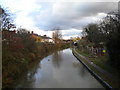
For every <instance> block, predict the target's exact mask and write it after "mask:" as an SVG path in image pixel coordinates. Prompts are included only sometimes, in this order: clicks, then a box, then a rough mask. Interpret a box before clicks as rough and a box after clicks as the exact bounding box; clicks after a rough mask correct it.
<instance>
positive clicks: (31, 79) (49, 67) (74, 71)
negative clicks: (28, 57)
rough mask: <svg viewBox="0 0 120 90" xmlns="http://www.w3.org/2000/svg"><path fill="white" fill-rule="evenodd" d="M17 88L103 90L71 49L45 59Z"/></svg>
mask: <svg viewBox="0 0 120 90" xmlns="http://www.w3.org/2000/svg"><path fill="white" fill-rule="evenodd" d="M17 88H102V85H101V84H100V83H99V82H98V81H97V80H96V79H95V78H94V77H93V76H92V75H91V74H90V73H89V72H88V71H87V69H86V68H85V67H84V66H83V65H82V64H81V63H80V62H79V61H78V60H77V59H76V58H75V57H74V56H73V54H72V51H71V50H70V49H65V50H62V51H57V52H55V53H53V54H51V55H49V56H47V57H45V58H43V60H42V61H40V62H39V63H38V65H36V66H35V67H34V68H33V69H32V70H31V71H29V72H28V73H27V75H26V76H24V77H23V78H22V79H21V80H20V82H19V83H18V85H17Z"/></svg>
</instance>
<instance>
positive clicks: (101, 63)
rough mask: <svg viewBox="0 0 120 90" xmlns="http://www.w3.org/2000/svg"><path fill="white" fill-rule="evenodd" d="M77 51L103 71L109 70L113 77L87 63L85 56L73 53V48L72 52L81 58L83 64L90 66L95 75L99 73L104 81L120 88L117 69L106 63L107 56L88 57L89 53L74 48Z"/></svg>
mask: <svg viewBox="0 0 120 90" xmlns="http://www.w3.org/2000/svg"><path fill="white" fill-rule="evenodd" d="M76 51H77V52H78V53H80V54H81V55H82V56H85V58H86V59H88V60H90V61H92V62H93V63H94V64H96V65H98V66H99V67H100V68H102V69H104V70H105V71H107V72H109V73H110V74H111V75H112V76H114V79H113V78H111V77H109V76H108V75H106V74H104V73H102V72H100V71H99V70H98V69H96V68H95V67H94V66H92V65H91V64H90V63H88V62H87V61H86V60H85V58H83V57H80V56H79V55H77V54H76V53H75V51H74V50H73V53H74V54H75V55H76V56H77V57H78V58H79V59H80V60H82V61H83V62H84V63H85V64H87V65H88V67H90V69H91V70H93V71H94V72H95V73H96V74H97V75H99V76H100V77H101V78H102V79H103V80H104V81H106V82H107V83H108V84H110V85H111V86H112V87H114V88H120V84H119V83H120V80H119V74H120V73H119V71H118V70H116V69H115V68H112V67H110V66H109V65H108V64H107V61H106V59H107V56H101V57H100V56H99V57H94V58H93V57H90V56H91V55H90V54H89V53H87V52H81V51H79V50H78V49H76Z"/></svg>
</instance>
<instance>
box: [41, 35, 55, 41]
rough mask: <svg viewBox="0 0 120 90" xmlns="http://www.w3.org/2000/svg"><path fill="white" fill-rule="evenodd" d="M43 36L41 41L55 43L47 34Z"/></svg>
mask: <svg viewBox="0 0 120 90" xmlns="http://www.w3.org/2000/svg"><path fill="white" fill-rule="evenodd" d="M41 38H42V41H41V42H51V43H54V42H53V40H52V38H50V37H47V36H46V35H44V36H41Z"/></svg>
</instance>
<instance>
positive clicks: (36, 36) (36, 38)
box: [31, 33, 42, 42]
mask: <svg viewBox="0 0 120 90" xmlns="http://www.w3.org/2000/svg"><path fill="white" fill-rule="evenodd" d="M31 36H32V38H34V39H35V41H36V42H41V41H42V38H41V37H40V36H38V34H34V33H32V35H31Z"/></svg>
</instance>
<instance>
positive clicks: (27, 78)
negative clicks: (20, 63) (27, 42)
mask: <svg viewBox="0 0 120 90" xmlns="http://www.w3.org/2000/svg"><path fill="white" fill-rule="evenodd" d="M40 68H41V63H39V64H37V65H33V66H32V69H30V70H29V72H28V73H27V74H25V75H24V76H23V77H22V78H21V81H20V82H19V85H18V86H17V87H16V88H21V87H22V88H28V87H29V88H32V87H33V83H34V82H35V80H36V78H35V74H36V73H37V71H38V69H40Z"/></svg>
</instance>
